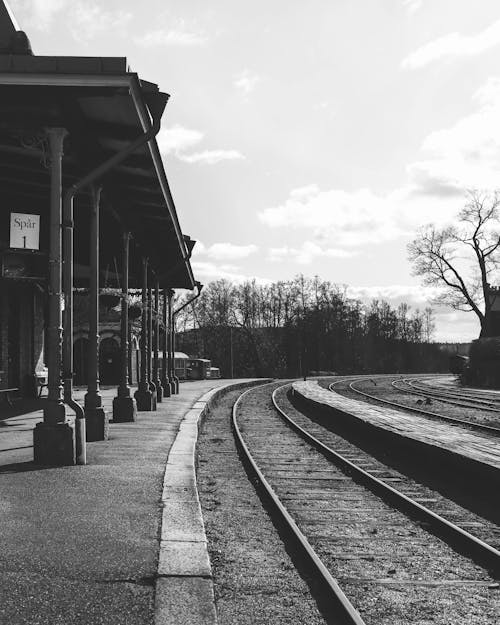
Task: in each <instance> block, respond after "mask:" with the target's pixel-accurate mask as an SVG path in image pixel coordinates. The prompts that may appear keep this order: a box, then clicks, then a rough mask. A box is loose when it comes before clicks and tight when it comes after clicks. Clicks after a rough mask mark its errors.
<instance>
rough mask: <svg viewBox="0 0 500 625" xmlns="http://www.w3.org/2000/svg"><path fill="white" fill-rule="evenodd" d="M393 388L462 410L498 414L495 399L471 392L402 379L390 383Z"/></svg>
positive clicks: (499, 404) (498, 410)
mask: <svg viewBox="0 0 500 625" xmlns="http://www.w3.org/2000/svg"><path fill="white" fill-rule="evenodd" d="M392 385H393V386H394V388H396V389H399V390H404V391H405V392H407V393H412V394H414V395H421V396H424V397H430V398H436V399H438V400H439V401H442V402H445V403H448V404H453V405H455V406H462V407H464V408H480V409H481V410H486V411H488V412H496V413H498V412H500V403H499V402H498V400H495V399H491V400H489V399H486V398H484V397H478V396H477V395H476V394H474V392H473V391H472V390H470V391H469V390H467V391H450V390H448V389H444V388H442V387H437V386H431V385H429V384H426V383H424V382H420V381H417V380H411V379H406V378H403V379H402V380H394V382H392Z"/></svg>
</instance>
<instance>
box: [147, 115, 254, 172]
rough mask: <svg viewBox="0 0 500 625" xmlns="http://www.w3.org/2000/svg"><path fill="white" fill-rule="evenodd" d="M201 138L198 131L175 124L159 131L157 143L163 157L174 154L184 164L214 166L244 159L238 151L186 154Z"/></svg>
mask: <svg viewBox="0 0 500 625" xmlns="http://www.w3.org/2000/svg"><path fill="white" fill-rule="evenodd" d="M203 138H204V134H203V133H202V132H200V131H199V130H194V129H191V128H185V127H184V126H181V125H180V124H175V125H174V126H171V127H170V128H164V129H162V130H160V132H159V133H158V137H157V141H158V146H159V148H160V151H161V153H162V154H163V155H164V156H168V155H169V154H174V155H175V156H176V157H177V158H178V159H179V160H181V161H183V162H184V163H205V164H207V165H215V164H216V163H220V162H221V161H234V160H241V159H244V158H245V157H244V156H243V154H241V152H238V150H202V151H200V152H191V153H187V152H186V150H189V149H190V148H193V147H194V146H196V145H198V144H199V143H200V142H201V141H202V140H203Z"/></svg>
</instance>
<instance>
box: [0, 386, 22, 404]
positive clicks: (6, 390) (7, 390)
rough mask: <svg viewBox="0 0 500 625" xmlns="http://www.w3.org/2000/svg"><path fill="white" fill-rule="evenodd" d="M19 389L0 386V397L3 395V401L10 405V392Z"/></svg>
mask: <svg viewBox="0 0 500 625" xmlns="http://www.w3.org/2000/svg"><path fill="white" fill-rule="evenodd" d="M16 391H19V389H18V388H0V397H3V398H4V399H5V401H6V402H7V403H8V404H9V406H12V399H11V397H10V393H15V392H16Z"/></svg>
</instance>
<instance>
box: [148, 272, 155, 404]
mask: <svg viewBox="0 0 500 625" xmlns="http://www.w3.org/2000/svg"><path fill="white" fill-rule="evenodd" d="M150 277H151V276H150ZM152 281H153V279H152V277H151V279H150V281H149V284H151V282H152ZM148 381H149V390H150V391H151V392H152V393H153V410H156V402H157V395H156V380H154V379H153V289H152V288H151V286H149V287H148Z"/></svg>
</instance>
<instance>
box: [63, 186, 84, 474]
mask: <svg viewBox="0 0 500 625" xmlns="http://www.w3.org/2000/svg"><path fill="white" fill-rule="evenodd" d="M73 213H74V210H73V194H72V193H66V194H65V196H64V202H63V250H64V260H63V291H64V315H63V380H64V402H65V404H66V405H67V406H69V407H70V408H72V409H73V410H74V412H75V441H76V464H80V465H85V464H87V447H86V425H87V424H86V422H85V413H84V410H83V408H82V406H81V405H80V404H79V403H78V402H77V401H75V399H74V398H73V247H74V245H73V230H74V220H73V217H74V215H73Z"/></svg>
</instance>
